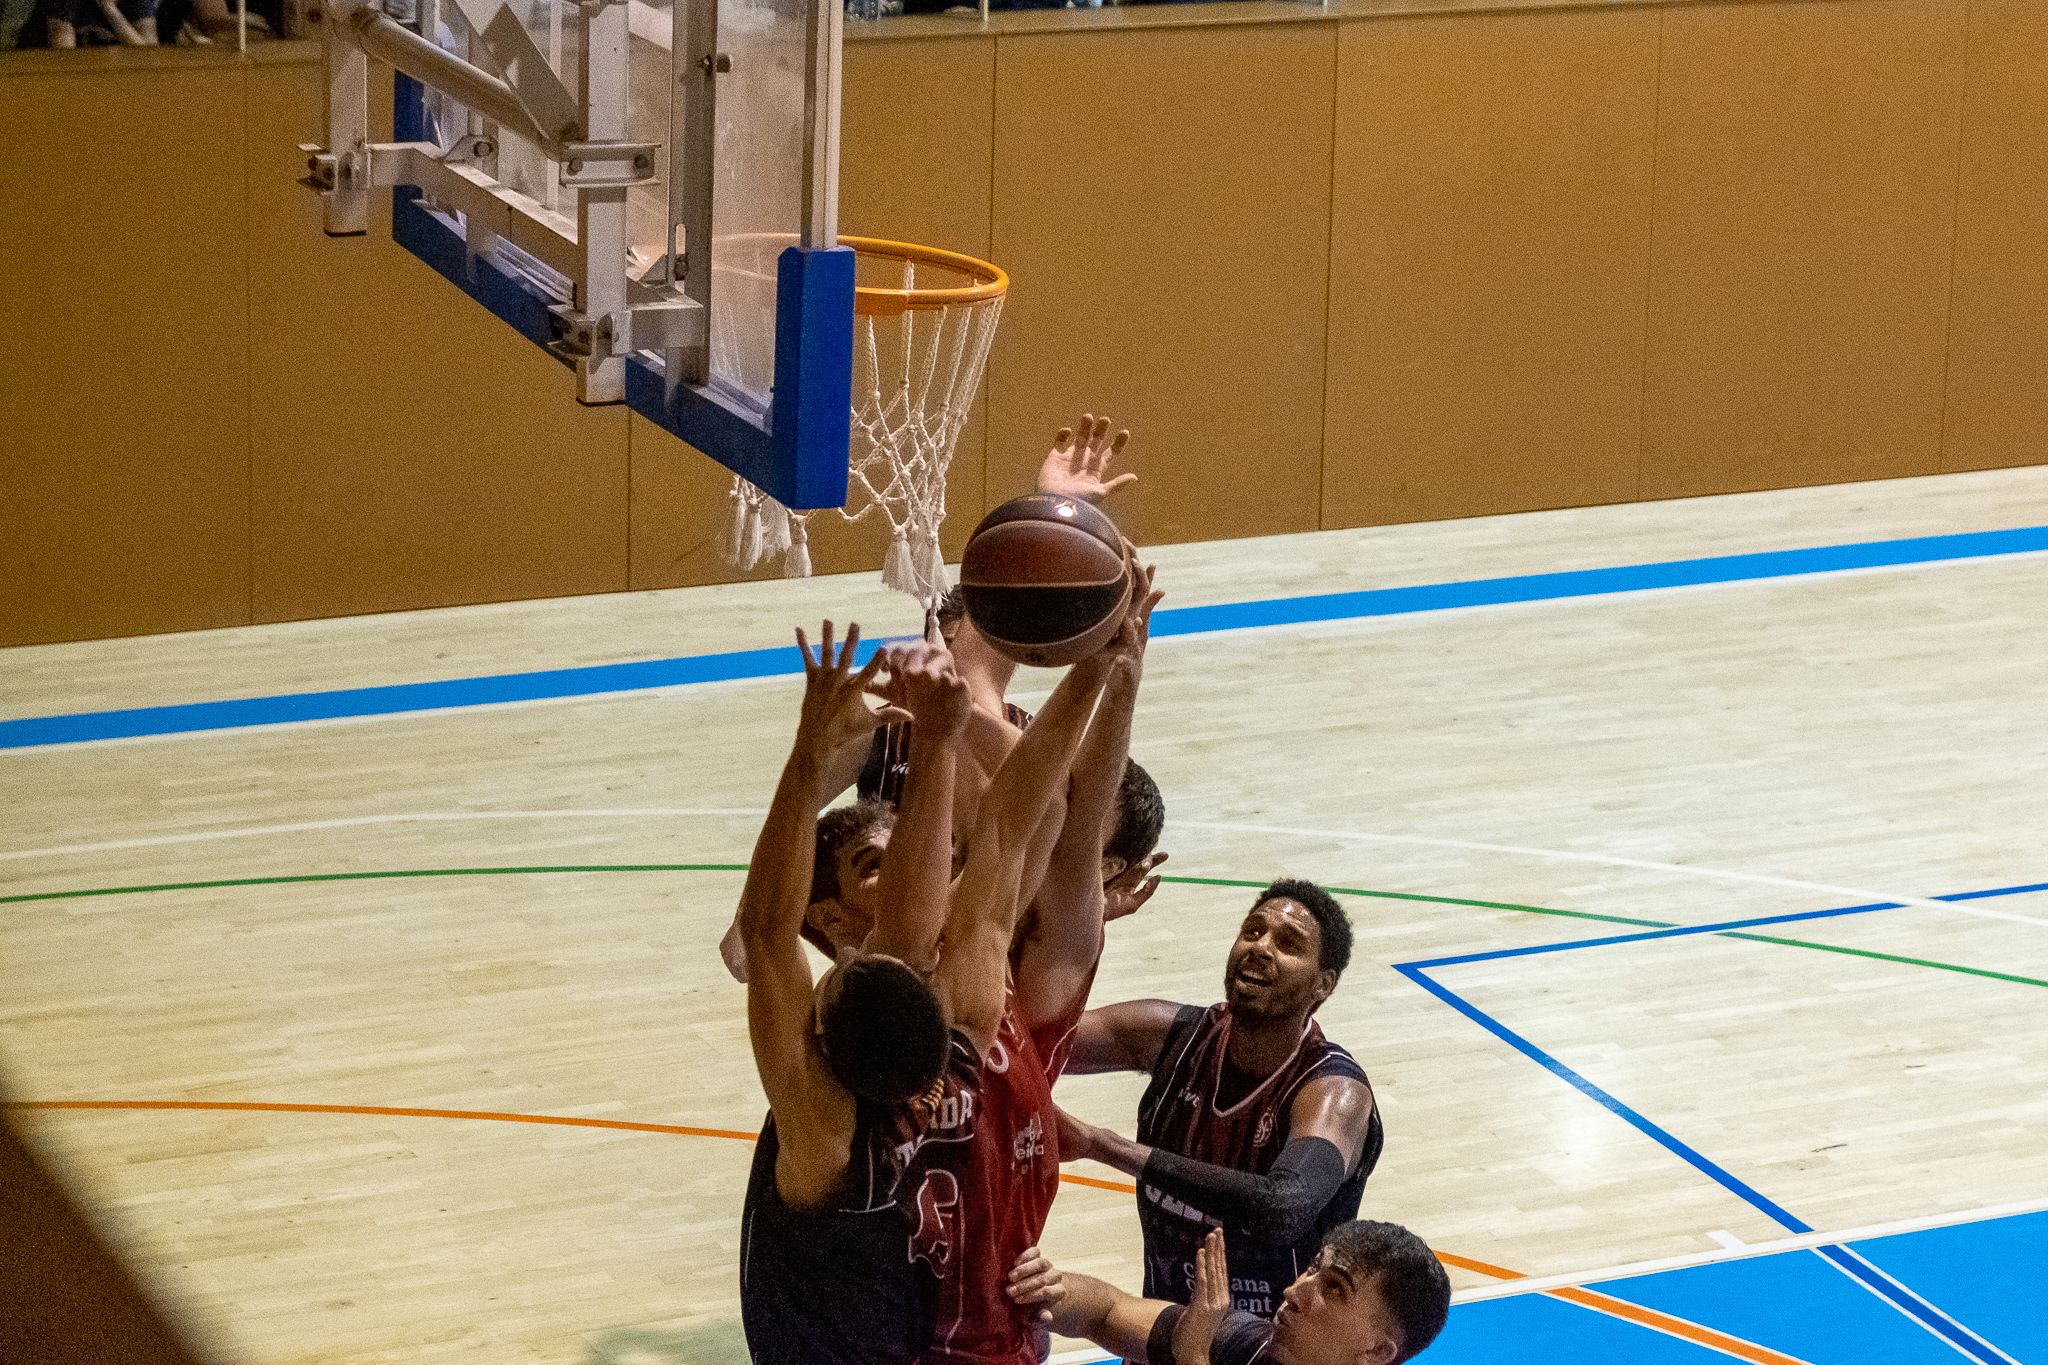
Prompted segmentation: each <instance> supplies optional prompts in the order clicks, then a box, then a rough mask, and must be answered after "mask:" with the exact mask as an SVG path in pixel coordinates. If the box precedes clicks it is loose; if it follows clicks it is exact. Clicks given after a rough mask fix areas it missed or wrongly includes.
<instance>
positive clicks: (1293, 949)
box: [1223, 896, 1337, 1019]
mask: <svg viewBox="0 0 2048 1365" xmlns="http://www.w3.org/2000/svg"><path fill="white" fill-rule="evenodd" d="M1336 984H1337V978H1336V973H1335V972H1329V971H1325V970H1323V966H1322V929H1321V927H1320V926H1319V925H1318V924H1317V923H1316V918H1315V916H1314V915H1312V914H1310V913H1309V911H1308V908H1307V907H1306V906H1304V905H1302V904H1301V902H1299V901H1296V900H1291V899H1289V898H1287V897H1285V896H1275V897H1273V898H1272V899H1270V900H1264V901H1261V902H1259V903H1258V904H1257V905H1255V906H1253V907H1252V912H1251V913H1250V914H1249V915H1246V916H1245V917H1244V925H1243V927H1241V928H1240V929H1239V930H1238V933H1237V941H1236V942H1235V943H1233V944H1231V945H1230V957H1229V959H1228V960H1227V962H1226V963H1225V965H1224V972H1223V995H1224V999H1225V1000H1227V1001H1228V1002H1229V1004H1230V1008H1231V1011H1232V1013H1234V1014H1239V1015H1244V1016H1247V1017H1250V1018H1254V1019H1280V1018H1286V1017H1287V1016H1289V1015H1295V1014H1306V1013H1308V1012H1309V1011H1311V1010H1313V1009H1314V1008H1315V1007H1316V1006H1317V1005H1320V1004H1322V1003H1323V1001H1324V999H1326V998H1327V997H1328V996H1329V994H1330V992H1331V990H1333V989H1334V988H1335V987H1336Z"/></svg>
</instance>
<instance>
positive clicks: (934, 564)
mask: <svg viewBox="0 0 2048 1365" xmlns="http://www.w3.org/2000/svg"><path fill="white" fill-rule="evenodd" d="M918 549H919V555H918V558H919V559H920V560H921V561H922V562H921V563H920V564H919V565H918V575H917V576H918V578H919V579H921V580H922V582H923V590H922V591H920V592H919V593H918V596H919V597H921V598H923V599H924V600H925V601H927V602H936V601H937V600H938V599H939V598H941V597H944V596H945V595H946V589H947V587H948V586H949V585H948V584H947V582H946V556H945V553H944V552H943V551H942V550H940V549H939V533H938V532H937V531H927V532H925V533H924V536H923V543H922V544H921V545H920V546H919V547H918Z"/></svg>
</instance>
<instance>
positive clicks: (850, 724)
mask: <svg viewBox="0 0 2048 1365" xmlns="http://www.w3.org/2000/svg"><path fill="white" fill-rule="evenodd" d="M859 641H860V628H859V627H858V626H854V627H851V628H849V630H848V632H847V638H846V644H845V645H844V646H843V647H842V648H841V649H840V650H839V652H838V654H837V655H836V656H835V655H834V653H833V649H832V623H831V622H829V621H828V622H826V623H825V628H824V634H823V638H822V641H821V644H820V647H819V651H818V654H817V656H816V657H813V655H812V653H811V649H810V644H809V642H808V641H807V640H806V639H805V638H804V634H803V632H802V631H801V630H799V631H798V632H797V646H798V648H799V649H800V650H801V651H802V653H803V656H804V701H803V712H802V715H801V717H800V718H799V720H798V722H797V729H796V739H795V741H794V743H792V745H791V746H790V753H789V759H788V761H787V762H785V763H784V764H783V768H782V777H781V779H780V780H779V781H778V782H777V784H776V788H775V796H774V799H773V800H772V801H771V802H770V804H769V807H768V818H767V819H766V820H765V821H764V822H763V823H762V825H761V833H760V836H759V837H758V838H757V839H756V840H755V841H754V856H753V859H752V861H751V862H750V863H749V864H748V869H747V880H746V885H745V887H744V888H743V889H742V890H741V892H740V908H739V918H738V927H739V934H740V943H741V946H742V947H743V948H744V949H745V951H746V956H747V965H748V968H749V970H748V980H747V1033H748V1037H749V1039H750V1040H751V1041H752V1043H753V1050H754V1066H755V1069H756V1070H757V1071H759V1073H760V1076H761V1088H762V1090H763V1091H765V1092H766V1093H767V1096H768V1107H769V1109H770V1110H771V1111H772V1112H773V1113H774V1115H775V1125H776V1131H777V1134H778V1136H779V1137H780V1139H781V1147H782V1150H781V1156H780V1158H779V1160H778V1163H777V1166H776V1178H777V1184H778V1185H779V1186H780V1187H781V1188H782V1192H783V1196H784V1198H786V1199H788V1200H789V1201H790V1202H792V1203H795V1204H803V1203H808V1202H810V1201H811V1200H812V1199H813V1198H817V1197H822V1196H823V1195H824V1193H825V1192H826V1191H827V1190H829V1189H830V1188H831V1185H832V1184H833V1182H834V1181H836V1180H837V1178H838V1176H839V1174H840V1172H841V1171H842V1170H843V1169H844V1167H845V1165H846V1159H847V1148H848V1144H849V1143H850V1142H851V1141H852V1137H853V1126H854V1101H853V1097H852V1096H851V1095H849V1094H847V1093H846V1090H845V1088H844V1087H842V1086H841V1085H840V1084H839V1082H838V1081H837V1080H835V1079H834V1078H833V1077H832V1074H831V1072H830V1071H829V1070H827V1069H826V1067H825V1065H824V1061H823V1058H821V1057H820V1056H819V1054H818V1051H817V1049H816V1047H815V1046H814V1045H813V1043H812V1034H813V1031H814V1017H815V1016H814V1009H813V1005H812V998H811V997H812V981H811V966H810V963H809V961H808V960H806V958H805V957H804V950H803V944H802V941H801V940H800V939H799V937H798V935H799V933H800V931H801V930H802V928H803V923H804V911H805V910H806V909H807V908H808V906H809V902H810V893H811V874H812V866H813V862H814V861H815V858H816V845H817V834H818V790H819V783H820V782H821V780H822V777H823V771H824V765H825V762H826V760H827V759H828V757H829V756H830V754H831V753H832V751H833V749H834V748H835V747H836V746H837V745H838V744H839V743H842V742H843V741H844V740H845V739H846V737H847V734H848V732H849V731H850V730H852V729H854V728H856V727H858V726H861V725H868V727H869V728H872V724H871V723H870V722H871V721H872V713H870V712H869V710H868V707H867V703H866V702H864V701H863V700H862V699H861V694H862V691H863V690H864V689H865V688H866V687H867V685H868V684H869V683H870V682H871V681H872V680H873V677H874V674H875V672H876V670H877V668H878V667H879V666H880V659H879V657H878V658H877V659H876V660H874V661H871V662H870V663H869V664H868V666H867V667H866V668H865V669H863V670H861V671H860V672H858V673H856V672H854V670H853V667H852V664H853V656H854V649H855V646H856V645H858V643H859Z"/></svg>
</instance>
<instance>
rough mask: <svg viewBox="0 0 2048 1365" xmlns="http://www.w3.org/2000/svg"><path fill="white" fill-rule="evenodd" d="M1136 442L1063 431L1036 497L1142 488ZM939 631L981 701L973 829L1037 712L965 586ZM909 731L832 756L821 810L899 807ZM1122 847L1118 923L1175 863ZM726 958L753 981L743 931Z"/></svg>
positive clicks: (943, 612)
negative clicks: (1026, 704)
mask: <svg viewBox="0 0 2048 1365" xmlns="http://www.w3.org/2000/svg"><path fill="white" fill-rule="evenodd" d="M1130 437H1131V433H1130V432H1129V431H1128V430H1121V429H1119V430H1118V431H1116V433H1115V434H1114V435H1113V436H1112V435H1111V433H1110V420H1109V419H1108V418H1107V417H1096V416H1094V415H1092V414H1088V413H1084V414H1082V417H1081V421H1080V425H1079V426H1078V427H1061V428H1060V430H1059V431H1058V432H1057V433H1056V434H1055V435H1054V437H1053V444H1052V449H1051V450H1050V451H1049V452H1048V453H1047V454H1046V457H1045V461H1044V463H1043V464H1042V465H1041V466H1040V467H1039V471H1038V480H1037V491H1038V492H1041V493H1054V494H1058V495H1059V496H1062V497H1069V498H1074V499H1076V500H1077V501H1081V502H1087V503H1093V504H1098V505H1099V504H1101V503H1102V502H1103V501H1105V500H1107V499H1108V498H1109V497H1111V496H1113V495H1114V494H1116V493H1117V492H1119V491H1121V490H1122V489H1124V488H1127V487H1129V486H1130V485H1131V484H1133V483H1135V482H1137V478H1138V476H1137V475H1136V474H1131V473H1123V474H1117V475H1115V476H1113V477H1112V476H1110V474H1109V467H1110V465H1111V464H1112V463H1113V462H1114V461H1115V460H1116V458H1117V457H1118V456H1119V455H1121V454H1122V453H1123V450H1124V446H1125V445H1126V444H1127V443H1128V442H1129V441H1130ZM934 624H935V626H936V628H937V632H938V634H939V636H940V638H941V639H942V640H943V641H944V643H945V645H946V646H947V648H948V650H949V651H950V652H951V654H952V656H953V666H954V669H955V671H956V672H957V673H958V674H959V675H960V677H961V678H962V680H964V681H965V682H966V683H967V687H968V691H969V694H970V695H971V696H972V698H973V700H974V710H973V711H972V712H971V713H970V715H969V718H968V732H967V736H966V739H965V741H964V748H963V759H962V761H961V763H960V764H959V766H958V772H957V777H956V787H957V790H956V797H955V802H956V804H955V811H954V820H955V824H956V825H957V826H958V827H959V828H961V829H971V828H972V827H973V823H974V814H975V807H976V805H977V804H978V803H979V802H980V799H981V793H982V792H983V791H984V790H986V788H987V786H988V782H989V778H990V776H991V774H993V773H994V772H995V769H996V767H997V765H998V764H1000V763H1001V762H1002V760H1003V757H1004V755H1006V754H1007V753H1009V751H1010V746H1012V745H1013V744H1015V743H1016V742H1017V736H1018V735H1019V734H1020V733H1022V731H1023V728H1024V727H1025V726H1026V725H1028V724H1030V723H1031V714H1030V713H1029V712H1028V711H1026V710H1024V709H1023V708H1022V707H1020V706H1014V705H1012V704H1010V702H1009V701H1008V700H1007V699H1006V696H1005V694H1006V693H1007V692H1008V691H1009V687H1010V683H1011V681H1012V680H1013V679H1014V678H1015V676H1016V672H1017V662H1016V660H1014V659H1012V658H1010V657H1009V656H1008V655H1005V654H1002V653H1000V652H998V651H997V650H996V649H995V648H994V646H992V645H990V644H989V643H988V641H987V640H985V639H983V638H982V637H981V634H980V632H979V631H977V630H975V628H974V625H973V623H972V622H970V621H969V620H967V610H966V605H965V599H964V598H963V596H962V594H961V592H960V590H959V589H958V588H955V589H954V590H953V591H951V592H949V593H947V594H946V595H945V597H944V598H942V599H941V600H940V602H939V604H938V606H937V608H936V610H935V615H934ZM910 732H911V726H910V724H909V722H907V721H898V722H895V723H891V724H888V725H884V726H881V727H878V728H877V729H875V730H874V731H873V733H872V734H870V735H868V736H864V737H860V738H856V739H852V740H848V741H847V742H846V743H845V744H843V745H842V747H841V748H840V750H839V752H837V753H835V754H833V755H832V757H831V760H830V763H829V765H828V768H827V773H826V776H825V778H824V779H823V780H822V781H821V783H820V791H821V792H822V796H821V799H820V805H821V807H822V806H827V805H830V804H831V803H832V802H833V801H835V800H837V799H838V797H839V796H840V794H841V793H843V792H845V791H846V790H847V789H848V788H849V787H855V788H857V789H858V791H859V793H860V795H861V797H862V798H863V799H865V798H868V797H880V798H881V799H883V800H886V801H888V802H890V803H891V804H894V803H895V801H896V800H897V798H898V797H899V795H900V793H901V789H902V783H903V778H904V775H905V774H906V773H907V772H908V771H909V766H910ZM1133 781H1134V782H1142V783H1149V782H1150V778H1149V777H1141V778H1134V779H1133ZM1152 791H1153V793H1154V796H1155V798H1156V792H1157V788H1156V787H1155V788H1152ZM1130 796H1131V804H1133V805H1135V804H1137V803H1138V802H1140V801H1142V800H1143V799H1144V794H1143V792H1142V791H1134V792H1133V793H1131V794H1130ZM1121 842H1122V843H1123V845H1124V847H1123V849H1122V850H1121V851H1120V853H1119V854H1118V856H1120V857H1122V859H1123V861H1122V864H1121V865H1120V866H1119V867H1117V868H1116V869H1115V871H1114V872H1110V871H1107V870H1106V871H1105V873H1104V882H1105V887H1104V890H1105V893H1106V895H1107V902H1106V904H1107V908H1108V911H1109V917H1110V918H1111V919H1116V918H1120V917H1121V916H1123V915H1128V914H1134V913H1136V912H1137V910H1138V909H1139V908H1140V907H1142V906H1143V905H1144V904H1145V902H1146V901H1147V900H1149V899H1151V896H1152V893H1153V892H1154V891H1156V890H1157V889H1158V886H1159V881H1158V878H1157V877H1155V876H1153V875H1152V874H1153V873H1154V872H1155V871H1156V870H1157V869H1158V866H1159V865H1160V864H1161V863H1163V862H1165V861H1166V855H1165V854H1164V853H1156V854H1155V853H1154V852H1153V848H1152V844H1154V843H1156V842H1157V836H1156V835H1155V836H1154V837H1153V839H1152V840H1151V841H1149V842H1147V841H1145V840H1143V839H1142V838H1141V837H1131V836H1128V835H1127V836H1126V837H1124V838H1123V839H1122V840H1121ZM1140 844H1142V845H1143V848H1142V851H1140V852H1132V849H1133V848H1135V847H1137V846H1138V845H1140ZM806 937H808V938H809V939H810V940H811V943H812V946H813V947H816V948H817V949H818V950H819V951H820V952H824V953H826V954H827V955H828V956H829V955H830V948H829V946H828V945H827V944H826V943H824V942H822V941H821V940H820V939H819V938H818V936H817V935H815V934H809V935H806ZM718 951H719V955H720V957H721V958H723V959H724V961H725V965H726V970H728V971H729V972H731V973H732V976H733V979H734V980H736V981H741V982H744V981H745V980H746V979H747V967H746V955H745V954H744V953H743V952H742V951H741V948H740V939H739V927H738V925H737V924H734V925H733V926H731V927H730V928H728V929H727V930H726V932H725V936H724V938H722V939H721V940H720V941H719V945H718Z"/></svg>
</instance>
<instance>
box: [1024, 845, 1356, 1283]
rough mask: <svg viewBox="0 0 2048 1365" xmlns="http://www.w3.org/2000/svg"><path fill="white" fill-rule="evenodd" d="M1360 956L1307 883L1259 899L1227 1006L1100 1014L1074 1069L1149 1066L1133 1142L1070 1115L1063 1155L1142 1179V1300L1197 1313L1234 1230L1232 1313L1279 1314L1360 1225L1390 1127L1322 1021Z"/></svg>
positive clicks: (1137, 1003) (1129, 1006) (1091, 1021)
mask: <svg viewBox="0 0 2048 1365" xmlns="http://www.w3.org/2000/svg"><path fill="white" fill-rule="evenodd" d="M1350 957H1351V924H1350V921H1349V920H1347V919H1346V918H1345V917H1344V912H1343V910H1342V909H1341V908H1340V907H1339V906H1338V904H1337V902H1336V901H1335V900H1334V899H1333V898H1332V897H1331V896H1330V894H1329V893H1328V892H1326V891H1324V890H1323V889H1322V888H1321V887H1318V886H1316V885H1314V884H1313V883H1310V882H1304V881H1277V882H1274V883H1273V884H1272V885H1271V886H1269V887H1267V888H1266V889H1265V890H1264V891H1262V892H1260V893H1259V897H1258V900H1257V901H1256V902H1255V903H1254V904H1253V906H1252V909H1251V913H1250V914H1248V915H1246V916H1245V920H1244V924H1243V926H1242V927H1241V928H1240V929H1239V931H1238V935H1237V939H1236V941H1235V942H1234V943H1232V944H1231V947H1230V953H1229V957H1228V959H1227V961H1226V966H1225V969H1224V981H1223V985H1224V1000H1223V1002H1222V1003H1220V1004H1217V1005H1212V1006H1210V1007H1209V1008H1208V1009H1206V1010H1205V1009H1201V1008H1199V1007H1197V1006H1193V1005H1178V1004H1175V1003H1173V1002H1171V1001H1166V1000H1132V1001H1127V1002H1125V1003H1123V1004H1120V1005H1111V1006H1108V1007H1107V1008H1104V1009H1097V1010H1090V1011H1089V1012H1088V1013H1087V1014H1086V1015H1084V1016H1083V1017H1082V1019H1081V1023H1080V1026H1079V1028H1078V1029H1077V1030H1076V1031H1075V1039H1074V1048H1073V1057H1072V1060H1071V1061H1070V1063H1069V1064H1068V1069H1069V1070H1070V1071H1074V1072H1097V1071H1149V1072H1150V1073H1151V1075H1152V1083H1151V1085H1149V1086H1148V1087H1147V1088H1146V1090H1145V1095H1144V1098H1143V1099H1142V1100H1141V1101H1140V1103H1139V1107H1138V1140H1137V1141H1136V1142H1133V1141H1131V1140H1130V1139H1128V1138H1125V1137H1123V1136H1121V1135H1119V1134H1117V1133H1113V1132H1109V1131H1108V1130H1106V1129H1101V1128H1095V1127H1092V1126H1090V1125H1088V1124H1085V1123H1081V1122H1079V1121H1077V1120H1074V1119H1071V1118H1070V1117H1068V1116H1066V1115H1064V1114H1063V1115H1062V1116H1061V1120H1062V1125H1063V1126H1062V1129H1061V1133H1060V1157H1061V1159H1062V1160H1067V1161H1071V1160H1078V1159H1080V1158H1082V1157H1093V1158H1094V1159H1095V1160H1097V1161H1101V1162H1104V1163H1106V1164H1108V1165H1110V1166H1114V1167H1116V1168H1117V1169H1118V1170H1121V1171H1124V1172H1126V1173H1127V1174H1129V1175H1132V1176H1135V1177H1136V1178H1137V1181H1138V1220H1139V1223H1140V1225H1141V1226H1142V1228H1143V1230H1144V1238H1145V1293H1146V1295H1147V1296H1148V1297H1150V1298H1157V1299H1169V1300H1172V1301H1173V1302H1176V1303H1186V1302H1188V1301H1189V1295H1190V1294H1191V1293H1192V1291H1193V1281H1194V1271H1195V1251H1196V1248H1197V1247H1198V1246H1199V1245H1200V1244H1201V1241H1202V1239H1203V1237H1204V1236H1206V1235H1207V1233H1208V1231H1209V1229H1210V1228H1211V1227H1214V1226H1219V1225H1220V1226H1222V1227H1224V1228H1227V1229H1228V1230H1229V1233H1230V1239H1231V1245H1232V1247H1233V1248H1234V1252H1233V1258H1234V1259H1235V1260H1236V1262H1237V1268H1236V1273H1235V1275H1234V1277H1233V1282H1234V1286H1235V1289H1234V1299H1235V1306H1236V1307H1237V1308H1239V1309H1241V1310H1243V1311H1245V1312H1248V1313H1252V1314H1256V1315H1258V1316H1260V1317H1271V1316H1273V1314H1274V1313H1276V1312H1277V1311H1278V1310H1279V1308H1280V1302H1281V1298H1280V1294H1281V1290H1282V1289H1283V1288H1284V1287H1285V1286H1286V1285H1287V1284H1288V1283H1289V1282H1290V1281H1292V1280H1294V1279H1295V1277H1296V1276H1298V1275H1299V1274H1301V1272H1302V1271H1303V1269H1304V1268H1305V1267H1306V1266H1307V1265H1308V1264H1309V1262H1310V1261H1311V1259H1312V1258H1313V1257H1314V1256H1315V1254H1316V1248H1317V1247H1318V1246H1319V1245H1321V1243H1322V1241H1323V1237H1324V1235H1325V1234H1326V1233H1328V1232H1329V1230H1330V1229H1331V1228H1333V1227H1334V1226H1336V1225H1337V1224H1339V1223H1341V1222H1343V1221H1345V1220H1346V1219H1349V1218H1353V1217H1356V1216H1357V1213H1358V1203H1359V1197H1360V1194H1361V1192H1362V1191H1363V1190H1364V1188H1365V1181H1366V1177H1367V1176H1368V1175H1370V1174H1371V1173H1372V1169H1373V1166H1374V1164H1375V1163H1376V1162H1377V1161H1378V1160H1379V1155H1380V1148H1381V1145H1382V1142H1383V1132H1382V1129H1381V1126H1380V1118H1379V1113H1378V1109H1377V1107H1376V1106H1375V1105H1374V1103H1373V1094H1372V1085H1371V1082H1370V1081H1368V1080H1367V1078H1366V1074H1365V1072H1364V1070H1363V1069H1361V1068H1360V1067H1359V1065H1358V1063H1357V1062H1356V1061H1354V1060H1353V1059H1352V1056H1351V1054H1350V1053H1349V1052H1347V1051H1345V1050H1344V1049H1343V1048H1341V1047H1339V1046H1338V1045H1337V1044H1335V1043H1333V1042H1331V1041H1329V1040H1328V1039H1327V1038H1325V1037H1324V1036H1323V1031H1322V1028H1321V1027H1320V1026H1319V1025H1318V1024H1317V1023H1316V1022H1315V1020H1314V1018H1313V1016H1314V1014H1315V1012H1316V1009H1317V1008H1318V1007H1319V1006H1320V1005H1321V1004H1322V1003H1323V1001H1325V1000H1327V999H1328V998H1329V996H1330V993H1331V992H1332V991H1333V990H1335V989H1336V987H1337V980H1338V978H1339V977H1340V976H1341V975H1342V974H1343V971H1344V968H1345V966H1346V964H1347V963H1348V962H1349V961H1350Z"/></svg>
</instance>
